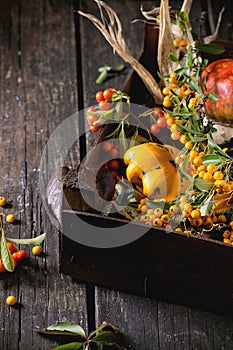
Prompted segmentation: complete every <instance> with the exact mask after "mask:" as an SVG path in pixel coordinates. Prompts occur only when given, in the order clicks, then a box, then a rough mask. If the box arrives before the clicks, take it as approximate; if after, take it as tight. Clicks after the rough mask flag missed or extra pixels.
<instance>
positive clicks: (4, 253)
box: [0, 228, 15, 272]
mask: <svg viewBox="0 0 233 350" xmlns="http://www.w3.org/2000/svg"><path fill="white" fill-rule="evenodd" d="M0 247H1V257H2V262H3V265H4V266H5V269H6V270H7V271H9V272H13V271H14V268H15V264H14V260H13V258H12V255H11V252H10V250H9V248H8V246H7V241H6V238H5V235H4V230H3V228H2V237H1V245H0Z"/></svg>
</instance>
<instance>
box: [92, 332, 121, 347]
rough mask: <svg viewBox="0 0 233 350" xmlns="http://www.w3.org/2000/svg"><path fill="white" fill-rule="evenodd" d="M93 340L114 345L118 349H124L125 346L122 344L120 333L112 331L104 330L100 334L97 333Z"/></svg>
mask: <svg viewBox="0 0 233 350" xmlns="http://www.w3.org/2000/svg"><path fill="white" fill-rule="evenodd" d="M92 341H93V342H95V343H97V344H101V345H106V346H110V347H113V348H115V349H118V350H124V349H125V347H124V346H123V344H122V337H121V335H120V334H119V333H118V334H116V333H113V332H111V331H103V332H101V333H99V334H97V335H96V336H95V337H94V338H92Z"/></svg>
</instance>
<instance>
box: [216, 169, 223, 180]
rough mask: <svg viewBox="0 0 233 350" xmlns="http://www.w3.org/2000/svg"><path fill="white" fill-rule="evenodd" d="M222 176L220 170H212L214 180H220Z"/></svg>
mask: <svg viewBox="0 0 233 350" xmlns="http://www.w3.org/2000/svg"><path fill="white" fill-rule="evenodd" d="M223 177H224V175H223V173H222V172H221V171H215V172H214V175H213V178H214V179H215V180H222V179H223Z"/></svg>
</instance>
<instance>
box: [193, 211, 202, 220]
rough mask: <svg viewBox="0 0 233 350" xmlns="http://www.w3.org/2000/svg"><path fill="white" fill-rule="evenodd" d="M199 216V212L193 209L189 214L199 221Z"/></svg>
mask: <svg viewBox="0 0 233 350" xmlns="http://www.w3.org/2000/svg"><path fill="white" fill-rule="evenodd" d="M200 216H201V213H200V210H198V209H194V210H193V211H192V212H191V217H192V218H193V219H199V217H200Z"/></svg>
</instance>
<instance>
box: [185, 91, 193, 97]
mask: <svg viewBox="0 0 233 350" xmlns="http://www.w3.org/2000/svg"><path fill="white" fill-rule="evenodd" d="M192 93H193V90H191V89H187V90H185V92H184V94H185V96H188V95H190V94H192Z"/></svg>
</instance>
